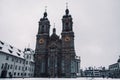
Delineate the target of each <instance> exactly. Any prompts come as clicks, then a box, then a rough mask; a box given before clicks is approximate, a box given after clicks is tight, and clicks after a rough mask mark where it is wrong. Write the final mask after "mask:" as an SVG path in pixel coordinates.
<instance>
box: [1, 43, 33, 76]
mask: <svg viewBox="0 0 120 80" xmlns="http://www.w3.org/2000/svg"><path fill="white" fill-rule="evenodd" d="M33 54H34V51H33V50H31V49H30V50H29V48H27V49H26V50H25V51H24V52H23V51H21V50H20V49H17V48H15V47H13V46H12V45H9V44H7V43H5V42H3V41H0V77H2V78H5V77H33V74H34V61H33V57H32V56H33Z"/></svg>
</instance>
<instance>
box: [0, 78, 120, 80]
mask: <svg viewBox="0 0 120 80" xmlns="http://www.w3.org/2000/svg"><path fill="white" fill-rule="evenodd" d="M0 80H120V79H111V78H0Z"/></svg>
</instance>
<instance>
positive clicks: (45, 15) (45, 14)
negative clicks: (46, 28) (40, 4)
mask: <svg viewBox="0 0 120 80" xmlns="http://www.w3.org/2000/svg"><path fill="white" fill-rule="evenodd" d="M43 17H44V18H45V17H47V6H45V12H44V16H43Z"/></svg>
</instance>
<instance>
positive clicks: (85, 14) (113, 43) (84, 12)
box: [0, 0, 120, 68]
mask: <svg viewBox="0 0 120 80" xmlns="http://www.w3.org/2000/svg"><path fill="white" fill-rule="evenodd" d="M66 2H68V8H69V11H70V14H71V15H72V18H73V29H74V32H75V50H76V54H77V55H78V56H81V66H82V68H85V67H88V66H96V67H99V66H106V67H108V65H110V64H113V63H116V61H117V59H118V58H119V55H120V0H0V40H2V41H4V42H7V43H9V44H11V45H13V46H14V47H16V48H19V49H21V50H23V49H24V48H25V47H28V46H29V44H30V47H31V48H32V49H35V44H36V34H37V31H38V21H39V20H40V18H41V17H43V13H44V11H45V6H47V13H48V19H49V20H50V24H51V31H52V28H53V25H54V23H55V27H56V31H57V34H58V35H60V34H61V30H62V21H61V19H62V16H63V15H64V14H65V9H66Z"/></svg>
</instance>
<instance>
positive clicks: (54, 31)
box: [53, 23, 56, 33]
mask: <svg viewBox="0 0 120 80" xmlns="http://www.w3.org/2000/svg"><path fill="white" fill-rule="evenodd" d="M53 33H56V29H55V23H54V26H53Z"/></svg>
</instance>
